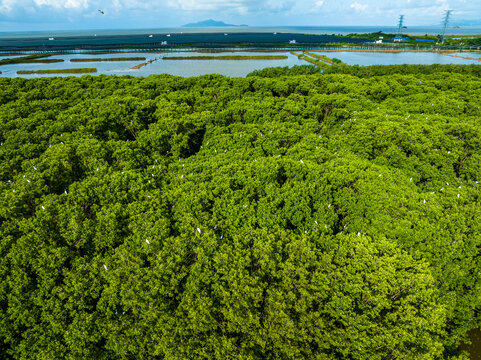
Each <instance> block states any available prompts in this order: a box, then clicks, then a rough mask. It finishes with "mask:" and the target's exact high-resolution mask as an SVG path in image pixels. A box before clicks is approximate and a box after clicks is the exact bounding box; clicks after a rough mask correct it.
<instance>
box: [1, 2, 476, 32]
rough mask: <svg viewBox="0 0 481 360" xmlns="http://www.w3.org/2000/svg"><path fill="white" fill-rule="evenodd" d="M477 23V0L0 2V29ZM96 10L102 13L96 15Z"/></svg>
mask: <svg viewBox="0 0 481 360" xmlns="http://www.w3.org/2000/svg"><path fill="white" fill-rule="evenodd" d="M447 9H452V10H453V13H452V20H451V24H452V25H459V26H469V25H478V26H479V25H481V1H479V0H399V1H391V0H0V32H8V31H48V30H82V29H136V28H137V29H147V28H170V27H179V26H181V25H183V24H186V23H190V22H197V21H201V20H206V19H214V20H217V21H223V22H225V23H229V24H239V25H240V24H246V25H249V26H336V25H339V26H346V25H352V26H374V25H375V26H396V24H397V22H398V19H399V15H401V14H403V15H405V25H406V26H408V28H409V26H432V25H439V24H440V23H441V21H442V18H443V14H444V11H445V10H447ZM98 10H102V11H103V12H104V13H103V14H102V13H100V12H99V11H98Z"/></svg>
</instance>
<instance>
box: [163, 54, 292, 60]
mask: <svg viewBox="0 0 481 360" xmlns="http://www.w3.org/2000/svg"><path fill="white" fill-rule="evenodd" d="M163 59H164V60H285V59H287V55H252V56H247V55H225V56H164V58H163Z"/></svg>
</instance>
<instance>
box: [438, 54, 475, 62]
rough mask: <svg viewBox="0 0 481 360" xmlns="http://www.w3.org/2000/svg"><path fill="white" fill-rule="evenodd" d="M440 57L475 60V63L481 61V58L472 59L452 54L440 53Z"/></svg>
mask: <svg viewBox="0 0 481 360" xmlns="http://www.w3.org/2000/svg"><path fill="white" fill-rule="evenodd" d="M440 54H441V55H446V56H451V57H457V58H460V59H466V60H476V61H481V58H472V57H468V56H460V55H454V54H447V53H445V52H440Z"/></svg>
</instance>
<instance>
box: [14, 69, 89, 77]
mask: <svg viewBox="0 0 481 360" xmlns="http://www.w3.org/2000/svg"><path fill="white" fill-rule="evenodd" d="M96 72H97V69H96V68H79V69H56V70H55V69H54V70H18V71H17V74H19V75H31V74H87V73H96Z"/></svg>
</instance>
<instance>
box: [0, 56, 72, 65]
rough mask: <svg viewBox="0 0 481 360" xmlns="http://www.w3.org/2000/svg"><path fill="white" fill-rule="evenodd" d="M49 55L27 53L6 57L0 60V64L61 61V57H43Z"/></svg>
mask: <svg viewBox="0 0 481 360" xmlns="http://www.w3.org/2000/svg"><path fill="white" fill-rule="evenodd" d="M49 56H51V54H37V55H27V56H20V57H15V58H7V59H2V60H0V65H10V64H24V63H53V62H60V61H63V60H61V59H44V58H47V57H49Z"/></svg>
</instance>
